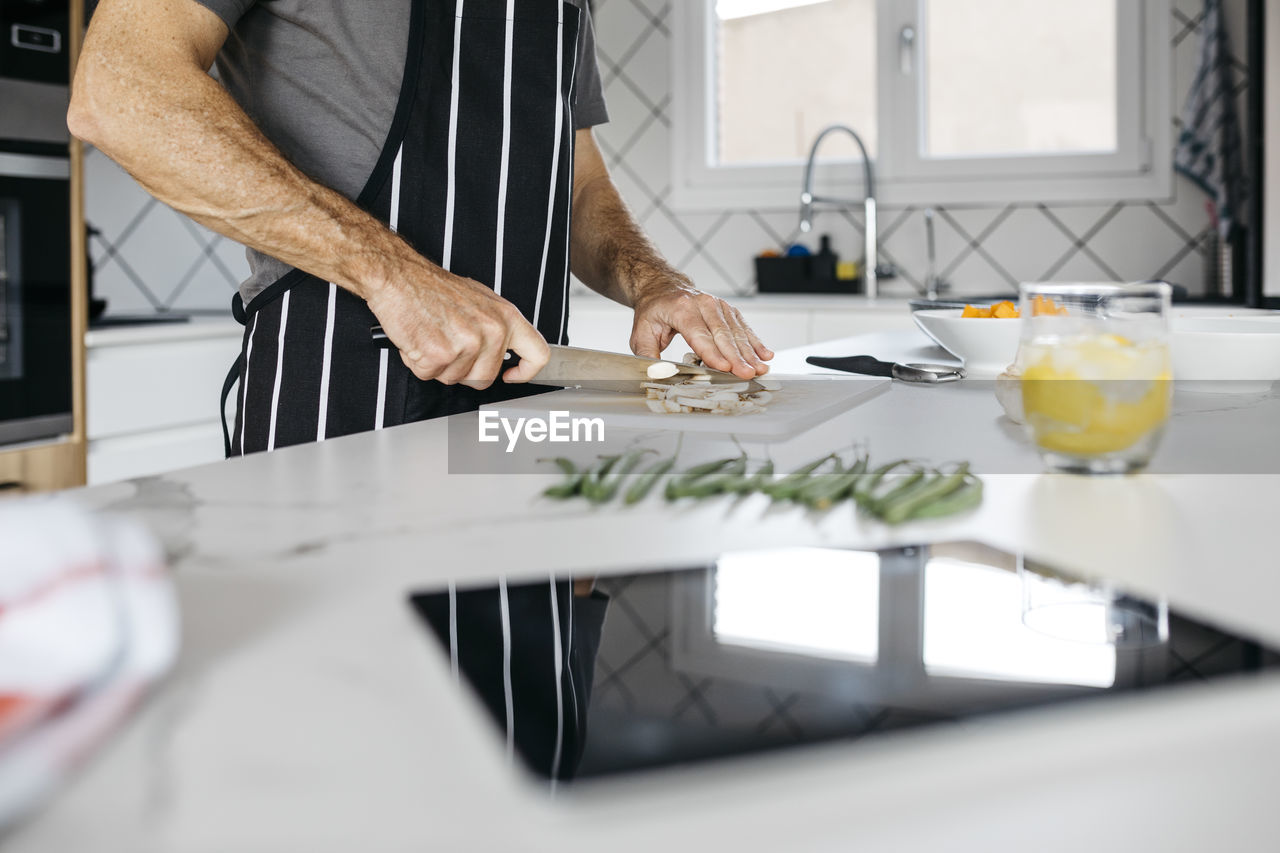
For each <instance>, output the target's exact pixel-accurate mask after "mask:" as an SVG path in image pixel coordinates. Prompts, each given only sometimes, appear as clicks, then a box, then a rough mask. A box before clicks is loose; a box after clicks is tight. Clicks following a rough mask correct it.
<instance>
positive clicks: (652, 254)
mask: <svg viewBox="0 0 1280 853" xmlns="http://www.w3.org/2000/svg"><path fill="white" fill-rule="evenodd" d="M574 152H575V153H574V191H573V192H574V194H573V227H572V230H571V235H570V262H571V264H572V267H573V272H574V274H575V275H577V276H578V278H580V279H582V281H583V282H584V283H585V284H586V285H587V286H588V287H590V288H591V289H592V290H595V291H597V292H599V293H601V294H603V295H605V296H607V297H609V298H610V299H613V300H614V301H616V302H621V303H622V304H623V305H627V306H629V307H631V308H634V309H635V323H634V325H633V326H632V332H631V350H632V351H633V352H634V353H635V354H636V355H642V356H646V357H648V358H657V357H658V356H659V355H660V354H661V353H662V351H663V350H664V349H666V348H667V345H668V344H670V343H671V341H672V340H673V339H674V338H675V336H676V334H680V335H683V336H684V338H685V340H686V341H688V342H689V345H690V346H691V347H693V350H694V352H696V353H697V354H698V356H700V357H701V358H702V360H703V361H704V362H705V363H706V364H707V366H709V367H712V368H715V369H717V370H729V371H732V372H734V373H736V374H737V375H739V376H742V377H744V378H750V377H752V376H756V375H758V374H761V373H765V372H766V371H767V370H768V369H769V367H768V365H766V364H765V363H764V362H765V360H767V359H770V358H773V352H772V351H770V350H769V348H768V347H766V346H765V345H764V344H763V343H761V342H760V339H759V338H757V337H756V335H755V332H753V331H752V330H751V327H750V326H748V325H747V323H746V321H744V320H743V319H742V314H741V312H739V311H738V309H736V308H734V307H733V306H732V305H730V304H729V303H727V302H725V301H724V300H722V299H719V298H717V297H715V296H712V295H711V294H709V293H703V292H701V291H699V290H698V289H697V288H696V287H695V286H694V284H693V282H692V281H690V280H689V277H688V276H686V275H685V274H684V273H682V272H680V271H679V270H677V269H675V268H674V267H672V266H671V264H669V263H667V261H666V259H664V258H663V257H662V254H661V253H660V252H659V251H658V250H657V248H656V247H654V245H653V243H652V242H651V241H650V240H649V238H648V237H646V236H645V234H644V231H643V230H641V228H640V225H639V224H638V223H637V222H636V221H635V218H634V217H633V216H632V215H631V212H630V211H629V210H628V209H627V206H626V204H625V203H624V202H623V200H622V197H621V196H620V195H619V194H618V189H617V187H616V186H614V183H613V180H612V179H611V178H610V177H609V170H608V168H607V167H606V166H605V163H604V159H603V158H602V157H601V156H600V149H599V147H598V146H597V145H596V142H595V137H594V135H593V134H592V133H591V131H590V130H579V131H578V132H577V139H576V147H575V149H574Z"/></svg>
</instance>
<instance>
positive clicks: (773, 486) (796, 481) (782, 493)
mask: <svg viewBox="0 0 1280 853" xmlns="http://www.w3.org/2000/svg"><path fill="white" fill-rule="evenodd" d="M832 459H834V460H836V465H837V467H838V466H839V465H840V457H838V456H836V455H835V454H834V453H828V454H827V455H826V456H823V457H822V458H821V459H815V460H813V461H812V462H810V463H809V464H807V465H802V466H800V467H799V468H797V469H796V470H794V471H792V472H791V473H790V474H788V475H787V476H785V477H783V478H781V479H779V480H774V481H773V482H772V483H766V484H765V485H764V486H762V487H761V489H760V491H762V492H764V493H765V494H766V495H768V496H769V497H771V498H773V499H774V500H775V501H781V500H789V499H791V498H794V497H795V496H796V494H797V493H798V492H799V491H800V489H802V488H804V485H805V484H806V483H807V482H808V481H809V478H810V476H811V475H812V474H813V472H814V471H817V470H818V469H819V468H821V467H822V466H823V465H825V464H826V463H827V462H830V461H831V460H832Z"/></svg>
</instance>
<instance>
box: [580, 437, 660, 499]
mask: <svg viewBox="0 0 1280 853" xmlns="http://www.w3.org/2000/svg"><path fill="white" fill-rule="evenodd" d="M654 452H655V451H653V450H644V449H636V450H631V451H628V452H627V454H626V455H625V456H623V457H622V459H621V460H619V461H618V463H617V464H616V466H614V469H615V473H614V474H613V476H612V477H611V478H609V479H608V480H605V479H603V478H602V479H601V480H600V482H599V484H598V485H597V486H596V489H595V492H594V494H593V495H592V496H591V500H592V501H594V502H595V503H608V502H609V501H611V500H613V498H614V496H615V495H617V494H618V489H619V488H621V486H622V481H623V480H625V479H626V478H627V475H628V474H630V473H631V472H632V471H634V470H635V467H636V466H637V465H639V464H640V460H641V459H643V458H644V455H645V454H646V453H654Z"/></svg>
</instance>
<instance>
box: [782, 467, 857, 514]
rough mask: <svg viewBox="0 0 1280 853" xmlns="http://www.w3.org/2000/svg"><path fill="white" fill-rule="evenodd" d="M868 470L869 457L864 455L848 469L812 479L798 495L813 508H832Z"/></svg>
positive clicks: (851, 489)
mask: <svg viewBox="0 0 1280 853" xmlns="http://www.w3.org/2000/svg"><path fill="white" fill-rule="evenodd" d="M866 471H867V459H866V457H862V458H860V459H858V461H857V462H855V463H854V464H853V467H851V468H850V469H849V470H848V471H845V472H843V473H841V474H830V475H826V476H823V477H820V478H814V479H812V480H810V481H809V482H808V483H807V484H806V485H805V486H804V488H802V489H801V490H800V492H799V494H798V495H797V496H796V497H797V500H799V501H800V502H801V503H803V504H807V505H809V506H810V507H812V508H813V509H818V510H825V509H830V508H831V507H832V506H834V505H835V504H837V503H839V502H840V501H842V500H844V499H845V498H846V497H848V496H849V493H850V492H852V491H853V489H854V487H855V486H857V484H858V481H859V480H860V479H861V478H862V476H863V475H864V474H865V473H866Z"/></svg>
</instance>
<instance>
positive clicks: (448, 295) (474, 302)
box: [368, 263, 550, 389]
mask: <svg viewBox="0 0 1280 853" xmlns="http://www.w3.org/2000/svg"><path fill="white" fill-rule="evenodd" d="M414 272H417V273H418V274H417V275H416V276H414V277H413V278H410V279H406V278H402V277H396V279H394V280H393V281H390V282H388V283H387V284H384V285H382V286H380V287H378V288H377V289H376V290H374V291H373V293H372V295H370V297H369V300H368V301H369V308H370V310H372V311H373V313H374V316H376V317H377V318H378V320H379V321H380V322H381V323H382V328H383V330H384V331H385V332H386V333H387V336H388V337H389V338H390V339H391V341H392V343H394V344H395V345H396V346H397V347H398V348H399V349H400V358H401V360H402V361H404V363H405V366H406V367H408V368H409V369H410V370H412V371H413V375H414V376H416V377H418V378H419V379H424V380H425V379H435V380H438V381H440V382H443V383H444V384H446V385H455V384H460V385H466V386H468V387H470V388H476V389H481V388H488V387H489V386H490V385H492V384H493V381H494V379H496V378H497V376H498V373H499V371H501V370H502V360H503V358H504V357H505V356H506V353H507V350H514V351H515V353H516V354H517V355H519V356H520V363H519V364H518V365H516V366H515V367H512V368H509V369H508V370H507V371H506V372H505V373H503V374H502V378H503V380H504V381H506V382H528V381H529V380H530V379H532V378H533V377H534V374H536V373H537V372H538V371H539V370H541V369H542V368H543V366H545V365H546V363H547V359H548V358H549V357H550V351H549V350H548V349H547V342H546V341H544V340H543V339H542V335H540V334H538V330H537V329H535V328H534V327H533V326H532V325H530V323H529V321H528V320H526V319H525V318H524V316H523V315H522V314H521V313H520V310H519V309H518V308H516V307H515V306H514V305H512V304H511V303H510V302H508V301H507V300H505V299H503V298H502V297H501V296H498V295H497V294H496V293H494V292H493V291H492V290H490V289H489V288H487V287H485V286H484V285H482V284H480V283H479V282H476V281H472V280H471V279H466V278H460V277H459V276H456V275H453V274H451V273H448V272H446V271H444V270H442V269H440V268H438V267H435V266H433V265H428V264H425V263H424V264H422V265H421V269H420V270H415V271H414ZM415 279H416V280H415Z"/></svg>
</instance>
